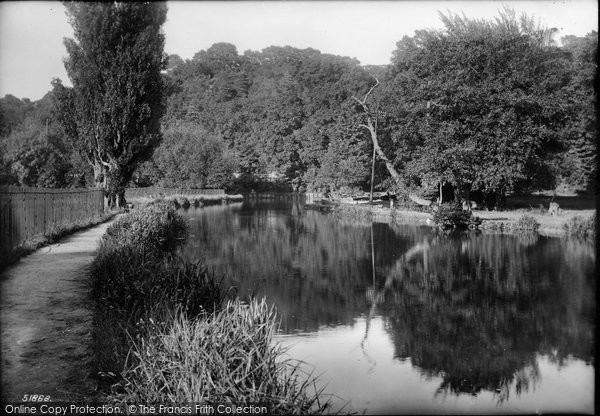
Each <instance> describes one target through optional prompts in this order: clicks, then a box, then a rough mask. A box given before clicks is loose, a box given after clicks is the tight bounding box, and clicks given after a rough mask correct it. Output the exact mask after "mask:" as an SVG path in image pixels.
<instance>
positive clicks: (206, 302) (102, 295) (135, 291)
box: [91, 242, 225, 316]
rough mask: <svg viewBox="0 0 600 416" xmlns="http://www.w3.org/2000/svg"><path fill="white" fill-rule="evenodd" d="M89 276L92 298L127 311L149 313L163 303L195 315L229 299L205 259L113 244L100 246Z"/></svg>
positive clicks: (212, 308)
mask: <svg viewBox="0 0 600 416" xmlns="http://www.w3.org/2000/svg"><path fill="white" fill-rule="evenodd" d="M91 276H92V296H93V297H94V298H96V299H101V301H102V303H103V304H104V306H106V307H109V308H112V309H117V310H122V311H124V312H131V311H133V310H136V311H138V312H139V313H148V312H150V311H151V310H152V309H154V308H155V307H156V305H162V306H163V307H164V308H166V309H175V308H179V309H181V310H183V311H184V312H185V313H187V314H189V315H190V316H197V315H199V314H201V313H202V312H203V311H206V310H208V311H209V312H212V311H214V310H215V309H217V308H218V307H219V306H220V304H221V302H222V300H223V299H224V297H225V294H224V292H223V291H222V290H221V285H220V280H218V279H217V278H216V277H215V275H214V273H212V272H210V271H209V270H208V269H207V267H206V266H204V265H203V264H202V263H199V262H188V261H185V260H182V259H181V258H179V257H176V256H169V257H160V256H158V257H157V256H156V254H155V253H154V252H144V251H142V250H141V249H140V247H136V246H130V245H120V244H115V243H114V242H109V243H105V245H103V246H102V248H101V249H100V250H99V252H98V255H97V256H96V259H95V260H94V262H93V263H92V266H91Z"/></svg>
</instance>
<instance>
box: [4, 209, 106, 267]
mask: <svg viewBox="0 0 600 416" xmlns="http://www.w3.org/2000/svg"><path fill="white" fill-rule="evenodd" d="M114 216H115V213H106V214H103V215H98V216H95V217H92V218H89V219H86V220H80V221H76V222H72V223H67V224H57V225H55V226H53V227H52V228H51V229H50V230H48V231H47V232H46V233H45V234H43V235H40V236H36V237H33V238H30V239H27V240H25V241H24V242H23V243H22V244H19V245H18V246H17V247H14V248H12V249H3V250H0V273H2V272H3V271H4V270H5V269H6V268H7V267H9V266H11V265H13V264H15V263H16V262H18V261H19V259H20V258H21V257H23V256H26V255H28V254H31V253H33V252H34V251H36V250H38V249H40V248H42V247H45V246H47V245H50V244H54V243H56V242H58V241H59V240H60V239H61V238H63V237H65V236H67V235H69V234H73V233H74V232H76V231H81V230H85V229H87V228H90V227H93V226H95V225H98V224H101V223H103V222H106V221H108V220H110V219H112V218H113V217H114Z"/></svg>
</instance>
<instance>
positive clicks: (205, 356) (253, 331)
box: [119, 299, 330, 414]
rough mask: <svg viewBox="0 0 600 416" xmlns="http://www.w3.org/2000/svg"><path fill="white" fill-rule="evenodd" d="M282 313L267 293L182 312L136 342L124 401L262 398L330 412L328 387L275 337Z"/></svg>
mask: <svg viewBox="0 0 600 416" xmlns="http://www.w3.org/2000/svg"><path fill="white" fill-rule="evenodd" d="M277 328H278V321H277V318H276V313H275V310H274V308H273V307H269V306H267V303H266V302H265V300H264V299H263V300H262V301H257V300H252V301H250V302H249V303H247V304H246V303H242V302H240V301H239V300H236V301H233V302H228V303H227V305H226V306H225V308H224V309H223V310H221V311H219V312H216V313H213V314H212V315H210V316H208V317H206V318H205V319H199V320H198V319H190V318H189V316H186V315H185V314H177V316H176V318H175V319H174V321H173V323H172V325H170V326H168V327H162V328H161V329H160V330H159V331H157V332H156V333H155V334H153V336H152V337H149V338H143V339H141V340H140V341H139V342H136V344H135V350H134V353H133V356H132V357H131V360H130V364H131V365H130V367H129V369H128V370H127V371H126V372H125V373H124V377H125V380H126V383H125V385H124V390H125V392H124V394H122V395H121V396H120V397H119V400H120V401H123V402H127V403H134V402H138V403H157V402H159V403H165V402H175V403H183V402H203V403H215V402H220V403H237V404H241V405H243V404H250V403H259V402H260V403H261V405H262V404H264V405H266V406H268V408H269V411H270V413H272V414H304V413H315V414H320V413H323V412H324V411H325V410H326V409H327V408H328V407H329V405H330V404H329V402H321V401H320V397H321V396H322V394H321V393H322V391H320V390H318V389H317V388H316V385H315V379H314V378H313V377H311V376H310V375H306V374H302V370H301V368H300V367H299V366H298V365H294V364H293V363H292V362H291V361H290V360H285V359H283V355H284V353H285V350H284V349H282V347H280V346H278V345H276V344H274V343H273V336H274V335H275V333H276V331H277Z"/></svg>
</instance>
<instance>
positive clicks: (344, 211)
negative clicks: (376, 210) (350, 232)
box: [333, 205, 373, 221]
mask: <svg viewBox="0 0 600 416" xmlns="http://www.w3.org/2000/svg"><path fill="white" fill-rule="evenodd" d="M333 215H334V216H335V217H336V218H338V219H351V220H356V221H372V220H373V213H372V212H371V206H370V205H338V206H336V207H335V208H334V209H333Z"/></svg>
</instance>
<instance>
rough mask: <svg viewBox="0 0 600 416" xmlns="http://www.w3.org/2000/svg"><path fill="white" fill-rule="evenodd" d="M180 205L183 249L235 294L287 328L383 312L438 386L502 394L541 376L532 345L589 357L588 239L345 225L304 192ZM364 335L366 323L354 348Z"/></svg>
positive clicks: (401, 355)
mask: <svg viewBox="0 0 600 416" xmlns="http://www.w3.org/2000/svg"><path fill="white" fill-rule="evenodd" d="M189 215H192V216H193V217H194V221H192V222H191V225H192V232H191V234H193V235H194V238H192V239H191V240H190V242H189V244H188V245H187V246H186V248H185V252H184V254H185V255H186V256H188V257H194V258H198V257H205V258H206V261H207V263H208V265H209V266H211V267H214V268H215V270H216V272H217V273H219V274H224V275H226V276H229V277H231V280H230V283H231V284H233V285H235V286H236V287H238V289H239V294H240V295H242V296H244V295H247V294H251V293H252V294H255V295H257V296H266V297H267V299H269V300H270V301H271V302H273V303H275V305H276V306H277V308H278V310H279V313H280V315H281V319H282V326H281V328H282V331H283V332H285V333H295V332H314V331H317V330H318V329H319V328H321V327H323V326H338V325H353V324H354V322H355V320H356V319H357V318H358V317H361V316H367V321H370V318H372V317H373V316H375V315H379V316H382V317H383V319H384V322H385V326H386V331H387V332H388V333H389V336H390V338H391V339H392V340H393V344H394V349H395V358H397V359H398V360H407V359H410V361H411V363H412V365H413V366H415V367H417V368H418V369H419V371H420V372H421V373H422V374H423V375H424V376H425V377H441V378H442V380H443V381H442V383H441V385H440V386H439V389H438V394H439V395H446V394H457V395H458V394H471V395H477V394H478V393H480V392H482V391H490V392H493V393H494V394H495V395H496V397H497V400H498V401H505V400H507V399H508V398H509V391H511V390H510V387H511V386H514V390H515V391H516V393H517V394H520V393H521V392H525V391H527V390H528V389H529V388H530V387H531V386H532V385H535V383H536V382H537V381H538V379H539V377H540V375H539V369H538V367H537V357H539V355H547V356H548V357H549V359H550V360H551V361H552V362H554V363H555V364H556V365H558V366H561V365H563V364H565V363H566V362H567V360H568V359H569V357H573V358H578V359H581V360H584V361H585V362H587V363H592V364H593V356H592V352H593V350H594V333H593V330H594V326H593V324H594V317H595V296H594V294H595V287H594V285H595V282H594V276H595V274H594V268H595V251H594V249H593V246H590V245H589V244H586V243H580V242H577V241H571V240H568V241H563V240H560V239H557V238H546V237H539V236H537V235H518V236H513V235H502V234H476V233H465V234H462V235H455V236H445V235H441V234H436V233H434V232H432V230H431V229H430V228H428V227H416V226H407V225H406V226H389V225H387V224H373V225H371V224H351V223H340V222H339V221H336V220H334V219H332V218H331V217H330V216H327V215H324V214H321V213H319V212H314V211H305V210H304V209H303V207H302V204H301V203H299V201H294V202H289V201H276V202H273V201H269V202H264V201H254V202H252V203H248V202H244V204H243V205H241V206H240V205H237V206H229V207H214V209H210V208H205V209H203V210H200V211H195V212H193V213H192V212H190V214H189ZM371 238H372V240H371ZM371 241H372V242H371ZM366 337H368V329H367V332H366V333H365V338H364V339H363V340H362V341H363V342H362V344H361V345H362V346H363V347H364V341H365V340H366ZM363 350H364V349H363ZM367 359H371V360H374V358H371V357H367Z"/></svg>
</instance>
